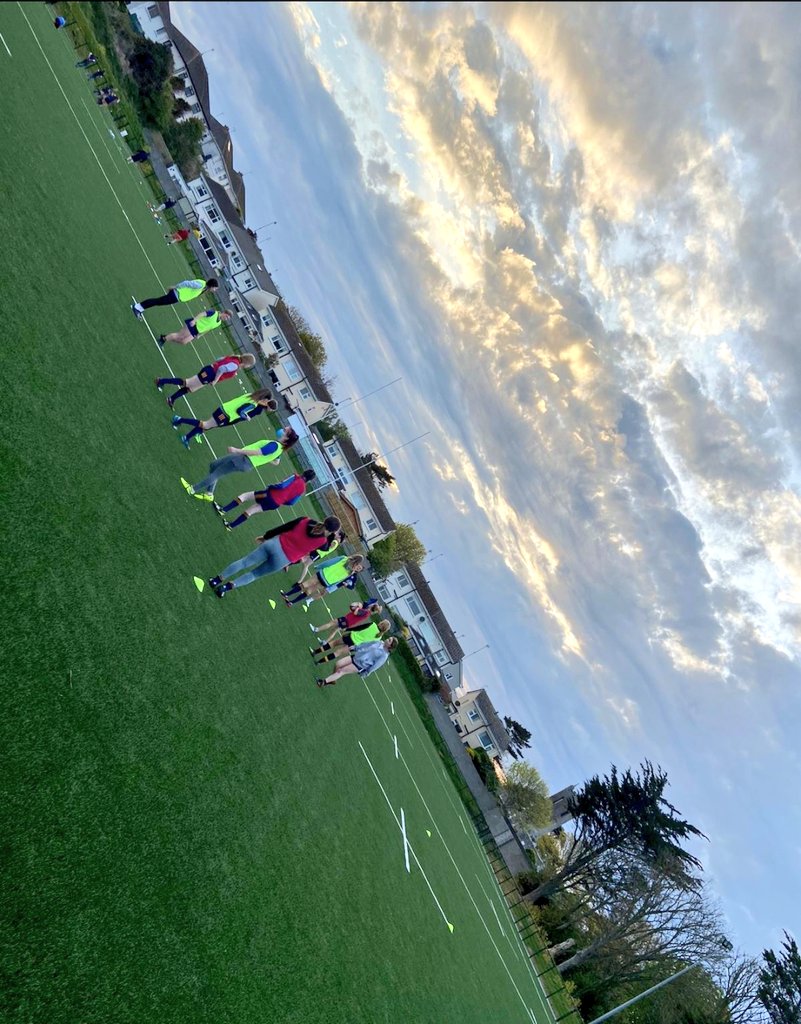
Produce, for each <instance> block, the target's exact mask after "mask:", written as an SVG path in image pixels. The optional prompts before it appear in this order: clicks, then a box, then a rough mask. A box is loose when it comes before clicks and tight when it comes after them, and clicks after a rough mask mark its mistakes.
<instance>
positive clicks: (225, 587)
mask: <svg viewBox="0 0 801 1024" xmlns="http://www.w3.org/2000/svg"><path fill="white" fill-rule="evenodd" d="M233 589H234V585H233V583H223V584H222V586H220V587H217V589H216V590H215V591H214V593H215V594H216V595H217V597H225V595H226V594H227V593H228V591H229V590H233Z"/></svg>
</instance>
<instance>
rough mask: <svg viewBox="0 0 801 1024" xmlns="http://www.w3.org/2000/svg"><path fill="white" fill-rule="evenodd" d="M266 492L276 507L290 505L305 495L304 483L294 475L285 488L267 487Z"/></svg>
mask: <svg viewBox="0 0 801 1024" xmlns="http://www.w3.org/2000/svg"><path fill="white" fill-rule="evenodd" d="M267 490H268V492H269V494H270V497H271V498H272V499H273V501H274V502H275V504H276V505H290V504H291V503H292V502H293V501H297V499H298V498H299V497H301V495H303V494H305V493H306V481H305V480H304V479H303V477H302V476H299V475H298V474H297V473H296V474H295V476H294V478H293V479H292V480H290V481H289V483H288V484H287V485H286V486H285V487H268V488H267Z"/></svg>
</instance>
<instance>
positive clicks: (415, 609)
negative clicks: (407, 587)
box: [406, 597, 423, 615]
mask: <svg viewBox="0 0 801 1024" xmlns="http://www.w3.org/2000/svg"><path fill="white" fill-rule="evenodd" d="M406 603H407V604H408V606H409V611H410V612H411V613H412V615H422V614H423V609H422V608H421V607H420V605H419V603H418V602H417V601H415V599H414V598H413V597H407V598H406Z"/></svg>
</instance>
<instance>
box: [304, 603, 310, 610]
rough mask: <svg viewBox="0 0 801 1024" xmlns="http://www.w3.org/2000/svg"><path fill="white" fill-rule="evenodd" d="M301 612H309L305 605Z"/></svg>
mask: <svg viewBox="0 0 801 1024" xmlns="http://www.w3.org/2000/svg"><path fill="white" fill-rule="evenodd" d="M303 610H304V612H308V610H309V609H308V608H307V607H306V605H305V604H304V606H303Z"/></svg>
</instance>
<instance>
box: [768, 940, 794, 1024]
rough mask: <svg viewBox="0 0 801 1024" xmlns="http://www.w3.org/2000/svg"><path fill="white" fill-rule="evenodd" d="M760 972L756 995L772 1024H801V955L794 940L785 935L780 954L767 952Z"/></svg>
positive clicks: (770, 950) (769, 950) (771, 951)
mask: <svg viewBox="0 0 801 1024" xmlns="http://www.w3.org/2000/svg"><path fill="white" fill-rule="evenodd" d="M762 960H763V962H764V967H763V968H762V970H761V971H760V972H759V989H758V995H759V1000H760V1002H761V1003H762V1005H763V1006H764V1007H765V1009H766V1010H767V1013H768V1016H769V1017H770V1020H771V1024H799V1021H801V953H799V951H798V944H797V943H796V941H795V939H794V938H793V937H792V936H791V935H788V934H787V932H785V933H784V942H783V943H782V945H781V948H780V950H779V953H778V954H777V953H775V952H774V951H773V950H772V949H766V950H765V951H764V952H763V954H762Z"/></svg>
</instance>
